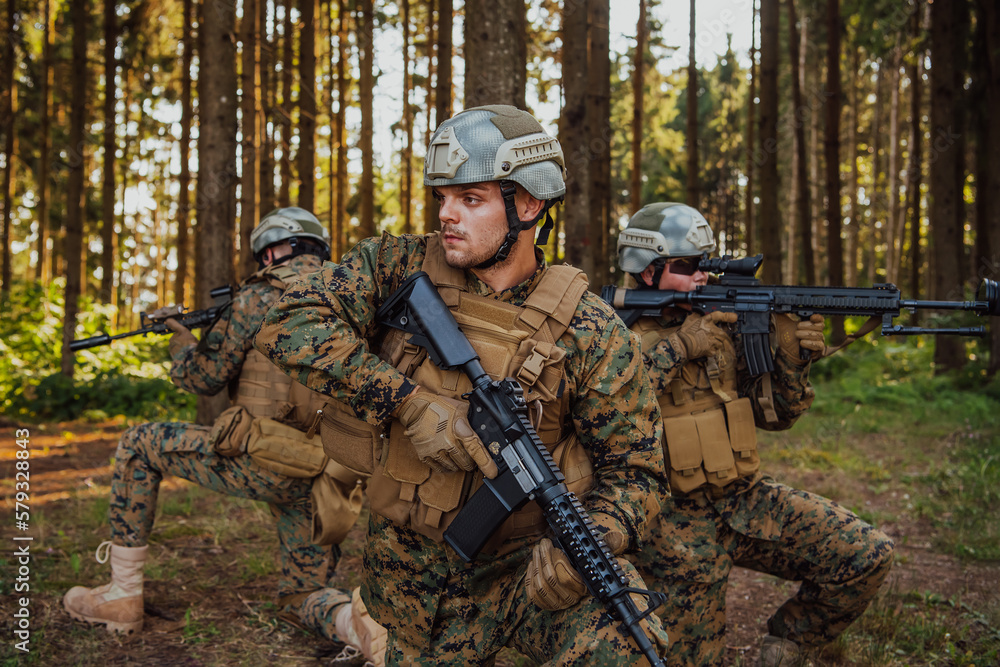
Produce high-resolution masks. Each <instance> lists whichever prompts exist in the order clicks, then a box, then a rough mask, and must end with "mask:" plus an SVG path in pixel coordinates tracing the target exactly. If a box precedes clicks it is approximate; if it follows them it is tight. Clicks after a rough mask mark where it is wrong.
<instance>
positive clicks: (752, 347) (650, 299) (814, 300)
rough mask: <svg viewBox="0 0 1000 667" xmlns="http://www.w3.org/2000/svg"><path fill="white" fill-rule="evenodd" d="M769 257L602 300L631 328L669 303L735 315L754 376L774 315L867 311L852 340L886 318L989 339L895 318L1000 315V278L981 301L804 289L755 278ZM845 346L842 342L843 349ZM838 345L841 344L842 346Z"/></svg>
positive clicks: (710, 267)
mask: <svg viewBox="0 0 1000 667" xmlns="http://www.w3.org/2000/svg"><path fill="white" fill-rule="evenodd" d="M763 261H764V256H763V255H756V256H754V257H744V258H742V259H733V258H732V257H730V256H729V255H725V256H723V257H716V258H712V259H709V258H707V257H704V258H702V260H701V262H700V263H699V264H698V270H699V271H704V272H705V273H715V274H721V275H720V278H719V281H718V282H717V283H712V284H709V285H702V286H699V287H697V288H695V289H694V290H692V291H690V292H675V291H673V290H657V289H624V288H621V287H615V286H614V285H605V286H604V287H603V288H602V289H601V298H602V299H604V300H605V301H607V302H608V303H609V304H611V306H612V307H613V308H614V309H615V310H616V311H617V312H618V316H619V317H621V318H622V320H624V322H625V324H626V325H627V326H631V325H632V323H633V322H635V321H636V319H638V318H639V317H640V316H642V315H652V316H658V315H659V314H660V311H661V310H663V309H664V308H667V307H670V306H678V305H682V304H688V305H689V306H690V307H691V309H692V310H694V311H696V312H699V313H711V312H713V311H722V312H726V313H736V314H737V315H738V316H739V319H737V321H736V331H737V333H739V334H742V339H743V349H744V354H745V357H746V361H747V370H748V371H749V372H750V373H751V374H752V375H761V374H763V373H770V372H771V371H772V370H774V360H773V358H772V357H771V348H770V344H769V338H768V326H769V323H770V314H771V313H794V314H796V315H798V316H800V317H809V316H810V315H812V314H813V313H819V314H820V315H823V316H831V315H865V316H868V317H869V318H870V319H869V321H868V322H866V323H865V325H863V326H862V327H861V329H859V330H858V331H856V332H855V333H854V334H852V335H851V336H850V337H849V339H848V341H846V342H845V344H847V343H849V342H853V340H854V339H855V338H860V337H861V336H864V335H865V334H867V333H868V332H869V331H872V330H873V329H874V328H875V327H876V326H877V325H878V322H879V320H881V323H882V335H883V336H912V335H914V334H936V335H943V334H951V335H957V336H984V335H985V334H986V329H985V327H981V326H979V327H950V328H937V329H931V328H924V327H907V326H902V325H899V324H895V323H893V318H895V317H898V316H899V315H900V313H901V312H902V311H903V310H904V309H905V310H908V311H909V312H911V313H912V312H915V311H916V310H917V309H925V308H926V309H942V310H966V311H971V312H973V313H975V314H976V315H980V316H984V315H993V316H997V315H1000V286H998V285H997V283H996V281H993V280H983V281H982V283H980V285H979V287H978V288H977V290H976V300H975V301H918V300H915V299H903V298H901V297H900V292H899V290H898V289H897V288H896V286H895V285H892V284H890V283H884V284H878V285H874V286H872V287H813V286H804V287H797V286H791V285H761V284H760V280H758V279H757V278H756V277H755V276H756V275H757V270H758V269H759V268H760V265H761V262H763ZM840 347H843V346H840ZM835 349H840V348H839V347H838V348H835Z"/></svg>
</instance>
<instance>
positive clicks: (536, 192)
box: [424, 104, 566, 268]
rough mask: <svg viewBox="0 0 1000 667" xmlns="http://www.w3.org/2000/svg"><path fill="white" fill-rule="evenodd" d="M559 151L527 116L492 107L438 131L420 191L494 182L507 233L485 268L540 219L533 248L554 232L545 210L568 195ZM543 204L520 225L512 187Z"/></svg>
mask: <svg viewBox="0 0 1000 667" xmlns="http://www.w3.org/2000/svg"><path fill="white" fill-rule="evenodd" d="M565 172H566V164H565V160H564V158H563V151H562V147H561V146H560V145H559V141H558V140H556V139H555V137H552V136H550V135H549V134H547V133H546V132H545V130H544V128H542V126H541V124H540V123H539V122H538V121H537V120H536V119H535V118H534V117H533V116H532V115H531V114H529V113H528V112H527V111H522V110H521V109H518V108H516V107H512V106H507V105H501V104H493V105H488V106H481V107H473V108H471V109H466V110H465V111H462V112H460V113H458V114H456V115H455V116H453V117H451V118H449V119H448V120H446V121H444V122H443V123H441V125H440V126H439V127H438V128H437V130H436V131H435V132H434V136H433V137H431V142H430V144H429V145H428V147H427V157H426V158H425V159H424V185H426V186H428V187H438V186H444V185H464V184H468V183H482V182H484V181H498V182H499V183H500V192H501V194H502V195H503V200H504V206H505V208H506V211H507V225H508V232H507V236H506V237H505V238H504V241H503V243H502V244H501V245H500V248H498V249H497V252H496V254H494V256H493V258H492V259H489V260H487V261H486V262H483V263H482V264H480V265H479V266H478V267H477V268H487V267H489V266H492V265H493V264H495V263H497V262H499V261H502V260H504V259H506V257H507V255H508V254H509V253H510V250H511V248H512V247H513V245H514V241H516V240H517V235H518V234H519V233H520V232H522V231H524V230H526V229H531V228H532V227H534V226H535V224H537V223H538V221H539V220H541V219H542V217H545V218H546V220H545V224H543V225H542V228H541V231H540V232H539V235H538V240H537V243H539V244H544V243H545V242H546V240H547V239H548V234H549V230H550V229H551V226H552V218H551V216H550V215H549V208H551V207H552V206H553V205H554V204H556V203H557V202H559V201H562V199H563V195H565V194H566V182H565V178H564V177H565ZM515 183H516V184H518V185H520V186H522V187H523V188H524V189H525V190H527V192H528V193H529V194H530V195H531V196H532V197H534V198H535V199H538V200H541V201H542V202H544V206H543V208H542V211H541V212H540V213H539V214H538V217H536V218H535V219H534V220H529V221H525V222H522V221H521V220H520V219H519V218H518V215H517V209H516V208H515V206H514V193H515V192H516V190H515V187H514V184H515Z"/></svg>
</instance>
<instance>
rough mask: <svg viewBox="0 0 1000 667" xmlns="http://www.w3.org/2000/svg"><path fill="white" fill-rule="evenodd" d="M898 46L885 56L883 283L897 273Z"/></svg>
mask: <svg viewBox="0 0 1000 667" xmlns="http://www.w3.org/2000/svg"><path fill="white" fill-rule="evenodd" d="M901 55H902V54H901V53H900V51H899V49H894V50H893V52H892V54H891V56H890V57H889V66H890V67H891V68H892V71H891V72H890V76H889V85H890V86H891V87H892V89H891V90H890V91H889V137H888V138H889V180H888V183H887V184H886V190H887V191H888V193H889V207H888V211H887V213H886V220H885V223H886V224H885V279H886V282H890V283H893V284H896V282H897V278H898V275H899V249H898V246H897V237H898V235H899V232H898V228H899V222H898V220H897V218H898V216H899V138H900V137H899V134H900V124H899V87H900V85H901V82H900V78H901V77H900V62H899V61H900V58H901Z"/></svg>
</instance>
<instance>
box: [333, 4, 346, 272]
mask: <svg viewBox="0 0 1000 667" xmlns="http://www.w3.org/2000/svg"><path fill="white" fill-rule="evenodd" d="M349 18H350V13H349V12H348V10H347V2H346V0H339V2H338V3H337V116H336V120H335V121H334V135H335V138H336V143H337V196H336V198H335V200H334V201H336V207H337V233H336V234H335V235H334V237H333V259H334V260H339V259H340V256H341V255H343V254H344V253H345V252H346V251H347V249H348V247H349V244H348V238H347V102H348V99H347V98H348V90H349V88H348V84H349V78H348V77H349V75H348V73H347V71H348V70H347V50H348V49H347V46H348V45H347V40H348V30H350V21H349Z"/></svg>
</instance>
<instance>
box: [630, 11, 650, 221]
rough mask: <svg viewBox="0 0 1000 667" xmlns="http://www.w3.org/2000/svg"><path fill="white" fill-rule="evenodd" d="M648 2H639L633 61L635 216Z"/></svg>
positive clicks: (638, 196)
mask: <svg viewBox="0 0 1000 667" xmlns="http://www.w3.org/2000/svg"><path fill="white" fill-rule="evenodd" d="M646 30H647V26H646V0H639V20H638V22H636V25H635V57H634V58H633V60H632V63H633V64H632V180H631V186H630V189H629V203H630V205H631V212H632V213H633V214H634V213H635V212H636V211H638V210H639V209H640V208H642V206H643V201H642V112H643V104H644V100H643V91H644V89H645V85H646V83H645V78H644V76H645V75H644V72H643V66H644V65H645V60H646Z"/></svg>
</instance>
